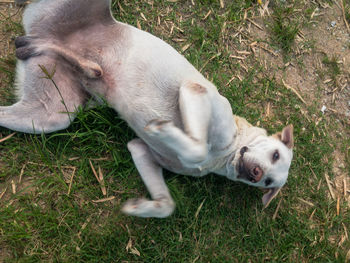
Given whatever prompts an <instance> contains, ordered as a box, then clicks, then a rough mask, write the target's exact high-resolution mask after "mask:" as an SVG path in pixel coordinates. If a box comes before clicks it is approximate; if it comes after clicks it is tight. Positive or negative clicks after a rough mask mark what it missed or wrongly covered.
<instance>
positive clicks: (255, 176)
mask: <svg viewBox="0 0 350 263" xmlns="http://www.w3.org/2000/svg"><path fill="white" fill-rule="evenodd" d="M251 176H252V182H253V183H257V182H259V181H260V180H261V178H262V176H263V170H262V169H261V168H260V167H259V166H256V167H254V168H253V169H252V170H251Z"/></svg>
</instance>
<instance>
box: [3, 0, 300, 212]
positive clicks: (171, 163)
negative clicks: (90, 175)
mask: <svg viewBox="0 0 350 263" xmlns="http://www.w3.org/2000/svg"><path fill="white" fill-rule="evenodd" d="M110 4H111V3H110V0H99V1H96V0H41V1H37V2H35V3H31V4H30V5H29V6H28V7H27V8H26V10H25V12H24V16H23V25H24V29H25V36H23V37H19V38H17V39H16V41H15V45H16V48H17V50H16V55H17V57H18V59H19V61H18V64H17V80H16V86H17V94H18V99H19V101H18V102H17V103H16V104H14V105H12V106H9V107H0V125H1V126H3V127H7V128H9V129H12V130H15V131H20V132H26V133H42V132H44V133H50V132H54V131H57V130H60V129H64V128H66V127H68V126H69V125H70V123H71V121H72V120H73V119H74V117H75V113H74V111H75V110H76V109H77V108H78V107H79V106H81V105H84V104H85V103H86V102H87V101H88V99H89V98H90V97H91V96H93V97H95V98H103V99H104V100H105V101H107V103H108V105H110V107H113V108H114V109H115V110H116V111H117V112H118V113H119V114H120V116H121V117H122V118H123V119H124V120H126V121H127V123H128V124H129V126H130V127H131V128H132V129H133V130H134V131H135V132H136V134H137V137H138V138H136V139H134V140H132V141H130V142H129V143H128V149H129V151H130V153H131V155H132V159H133V161H134V163H135V165H136V168H137V170H138V171H139V173H140V175H141V177H142V180H143V181H144V183H145V185H146V187H147V189H148V191H149V192H150V194H151V197H152V200H146V199H135V200H129V201H128V202H126V204H125V205H124V206H123V208H122V210H123V211H124V212H125V213H127V214H130V215H135V216H141V217H166V216H169V215H170V214H171V213H172V212H173V210H174V208H175V204H174V201H173V199H172V198H171V195H170V193H169V190H168V188H167V186H166V184H165V182H164V179H163V175H162V169H163V168H165V169H168V170H170V171H173V172H175V173H179V174H184V175H192V176H204V175H206V174H208V173H215V174H218V175H222V176H226V177H227V178H228V179H230V180H234V181H240V182H243V183H246V184H249V185H252V186H257V187H261V188H266V189H268V191H267V193H266V194H265V195H264V196H263V199H262V200H263V204H264V205H265V206H267V205H268V204H269V203H270V201H271V200H272V199H273V198H274V197H275V196H276V194H277V193H278V191H279V190H280V189H281V187H282V186H283V185H284V184H285V182H286V180H287V177H288V170H289V167H290V164H291V160H292V155H293V153H292V148H293V127H292V126H291V125H289V126H287V127H285V128H284V129H283V130H282V132H280V133H278V134H275V135H272V136H268V135H267V133H266V131H265V130H264V129H261V128H258V127H254V126H252V125H251V124H249V123H248V122H247V121H246V120H245V119H243V118H241V117H237V116H235V115H233V114H232V109H231V106H230V104H229V102H228V101H227V99H226V98H224V97H223V96H221V95H220V94H219V93H218V91H217V89H216V87H215V86H214V85H213V84H212V83H211V82H210V81H208V80H207V79H205V78H204V77H203V76H202V75H201V74H200V73H199V72H198V71H197V70H196V69H195V68H194V67H193V66H192V65H191V64H190V63H189V62H188V61H187V60H186V59H185V58H184V57H183V56H181V55H180V54H179V53H178V52H177V51H175V50H174V49H173V48H172V47H171V46H169V45H168V44H166V43H165V42H163V41H162V40H160V39H159V38H157V37H155V36H153V35H151V34H149V33H146V32H144V31H141V30H138V29H136V28H134V27H132V26H130V25H126V24H123V23H120V22H117V21H115V20H114V18H113V17H112V15H111V10H110ZM44 73H45V74H44ZM48 75H51V77H52V79H53V81H54V82H55V84H56V85H57V87H58V89H59V90H58V89H57V88H56V87H55V86H54V84H53V81H52V80H51V79H49V78H48V77H47V76H48ZM45 76H46V77H45ZM62 100H63V101H64V103H62Z"/></svg>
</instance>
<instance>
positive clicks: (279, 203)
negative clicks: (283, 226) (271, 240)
mask: <svg viewBox="0 0 350 263" xmlns="http://www.w3.org/2000/svg"><path fill="white" fill-rule="evenodd" d="M281 202H282V199H280V200H279V202H278V205H277V208H276V211H275V213H273V216H272V220H275V219H276V217H277V213H278V210H279V209H280V206H281Z"/></svg>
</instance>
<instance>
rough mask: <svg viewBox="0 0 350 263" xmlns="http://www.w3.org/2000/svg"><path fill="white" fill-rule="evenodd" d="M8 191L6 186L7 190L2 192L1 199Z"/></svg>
mask: <svg viewBox="0 0 350 263" xmlns="http://www.w3.org/2000/svg"><path fill="white" fill-rule="evenodd" d="M6 191H7V187H6V188H5V190H4V191H3V192H2V193H1V194H0V199H1V198H2V197H3V196H4V195H5V193H6Z"/></svg>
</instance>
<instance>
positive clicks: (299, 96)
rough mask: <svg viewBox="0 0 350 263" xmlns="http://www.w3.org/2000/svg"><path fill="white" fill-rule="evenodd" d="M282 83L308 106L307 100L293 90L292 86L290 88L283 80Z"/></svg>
mask: <svg viewBox="0 0 350 263" xmlns="http://www.w3.org/2000/svg"><path fill="white" fill-rule="evenodd" d="M282 83H283V85H284V86H285V87H286V88H287V89H289V90H291V91H293V92H294V93H295V95H297V96H298V98H299V99H300V100H301V101H302V102H303V103H304V104H306V102H305V100H304V99H303V97H302V96H301V95H300V94H299V93H298V92H297V91H296V90H295V89H294V88H292V87H291V86H289V85H288V84H286V83H285V82H284V80H283V79H282Z"/></svg>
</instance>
